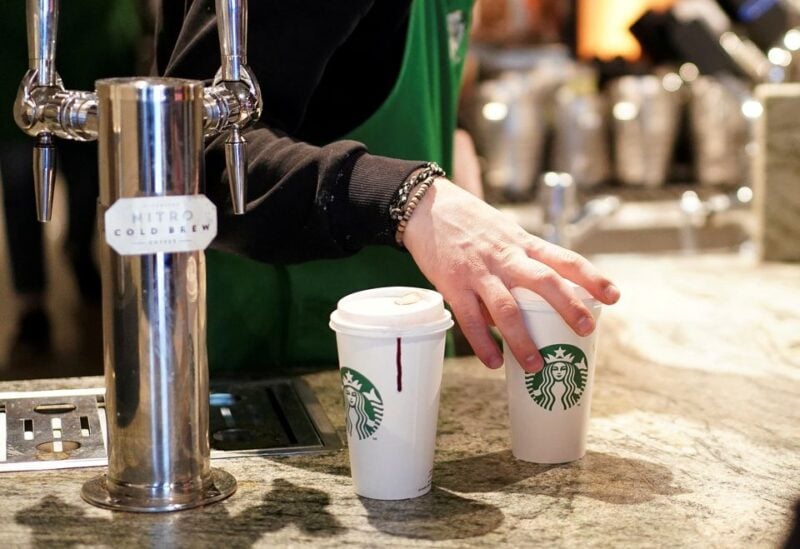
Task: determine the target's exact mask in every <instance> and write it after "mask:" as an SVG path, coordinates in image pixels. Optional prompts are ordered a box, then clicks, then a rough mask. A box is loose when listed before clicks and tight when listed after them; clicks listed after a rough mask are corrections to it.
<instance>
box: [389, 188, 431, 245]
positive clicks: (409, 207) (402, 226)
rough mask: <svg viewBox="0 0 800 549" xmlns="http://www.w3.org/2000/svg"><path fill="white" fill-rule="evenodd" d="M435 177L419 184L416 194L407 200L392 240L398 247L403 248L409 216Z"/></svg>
mask: <svg viewBox="0 0 800 549" xmlns="http://www.w3.org/2000/svg"><path fill="white" fill-rule="evenodd" d="M436 177H438V176H433V177H430V178H428V179H426V180H425V181H423V182H422V183H420V184H419V186H418V187H417V190H416V192H415V193H414V196H412V197H411V200H409V201H408V203H407V204H406V209H405V212H404V213H403V217H402V218H401V219H400V222H399V223H398V224H397V231H396V232H395V234H394V238H395V240H396V241H397V245H398V246H403V236H404V234H405V232H406V226H408V220H409V219H411V215H412V214H413V213H414V210H415V209H416V208H417V205H418V204H419V201H420V200H422V197H423V196H425V193H426V192H428V189H430V188H431V186H432V185H433V182H434V180H435V179H436Z"/></svg>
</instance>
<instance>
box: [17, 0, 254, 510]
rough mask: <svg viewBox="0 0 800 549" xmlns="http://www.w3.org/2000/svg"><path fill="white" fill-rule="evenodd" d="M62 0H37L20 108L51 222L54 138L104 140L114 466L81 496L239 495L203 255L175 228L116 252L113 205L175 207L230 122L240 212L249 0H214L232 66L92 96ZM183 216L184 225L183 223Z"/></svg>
mask: <svg viewBox="0 0 800 549" xmlns="http://www.w3.org/2000/svg"><path fill="white" fill-rule="evenodd" d="M58 4H59V3H58V0H27V27H28V51H29V70H28V71H27V73H26V74H25V76H24V78H23V80H22V83H21V85H20V91H19V94H18V97H17V102H16V104H15V109H14V115H15V118H16V120H17V124H18V125H19V126H20V128H22V129H23V131H25V132H26V133H27V134H29V135H32V136H35V137H36V145H35V147H36V148H35V151H34V174H35V185H36V200H37V216H38V218H39V220H40V221H48V220H49V219H50V216H51V211H52V200H53V187H54V184H55V173H56V167H55V158H56V156H55V145H54V137H59V138H64V139H73V140H79V141H90V140H94V139H97V141H98V149H99V159H100V161H99V173H100V197H99V202H98V208H99V209H98V212H99V214H100V215H99V216H98V225H99V228H100V231H99V232H100V236H101V240H102V251H101V271H102V283H103V356H104V363H105V385H106V417H107V421H108V456H109V459H108V473H107V475H102V476H100V477H97V478H95V479H93V480H91V481H89V482H87V483H86V484H85V485H84V486H83V490H82V494H81V495H82V496H83V498H84V499H85V500H86V501H88V502H89V503H92V504H94V505H98V506H100V507H105V508H110V509H116V510H128V511H142V512H161V511H174V510H179V509H186V508H190V507H196V506H200V505H204V504H207V503H211V502H213V501H217V500H220V499H223V498H225V497H227V496H229V495H231V494H232V493H233V492H234V491H235V490H236V481H235V479H234V478H233V477H232V476H231V475H229V474H228V473H225V472H224V471H221V470H216V469H211V467H210V460H209V455H210V449H209V439H208V364H207V354H206V331H205V330H206V324H205V318H206V305H205V303H206V294H205V291H206V290H205V256H204V252H203V250H202V247H200V248H199V249H196V248H194V249H192V248H191V246H190V249H189V250H188V251H183V249H182V248H180V246H179V245H176V246H177V247H175V248H174V249H173V248H169V246H170V245H171V244H170V243H171V242H178V241H179V240H180V239H177V238H163V239H161V240H160V241H159V242H160V244H159V246H161V248H159V251H156V252H153V251H152V249H148V248H147V246H145V247H144V248H141V249H139V251H136V249H135V246H134V249H133V251H131V250H125V251H122V252H120V251H119V249H118V248H112V247H111V246H110V245H109V244H108V242H111V240H109V238H110V237H111V235H110V234H109V231H110V229H109V227H108V226H107V221H106V220H105V214H106V213H107V212H108V210H109V209H110V208H112V206H114V205H115V204H121V203H123V202H125V201H126V200H127V201H129V202H130V203H135V204H141V202H135V201H136V200H141V199H143V198H144V199H147V200H148V201H147V202H146V204H147V206H145V207H143V208H141V209H140V210H138V211H137V210H135V209H133V210H131V212H132V213H131V223H135V222H137V221H138V222H142V220H145V219H148V212H149V213H151V214H152V213H153V212H155V211H156V210H157V208H158V207H161V208H162V209H161V210H159V211H161V212H162V214H165V215H166V213H165V212H167V210H169V208H170V207H172V206H170V204H178V205H180V204H183V203H184V202H182V200H185V199H190V198H191V197H195V198H197V195H199V193H200V189H201V185H202V177H203V138H204V136H211V135H215V134H219V133H221V132H228V139H227V140H226V144H225V147H226V160H227V171H228V177H229V179H230V185H231V197H232V203H233V207H234V211H235V213H244V210H245V197H246V187H245V173H246V150H245V146H246V144H245V140H244V138H243V137H242V134H241V130H242V129H243V128H244V127H245V126H247V125H248V124H250V123H251V122H253V121H254V120H256V119H257V118H258V117H259V115H260V113H261V95H260V91H259V88H258V84H257V82H256V80H255V78H254V77H253V75H252V73H251V71H250V70H249V68H248V66H247V55H246V40H247V38H246V29H247V4H246V0H216V11H217V22H218V30H219V36H220V49H221V53H222V67H221V68H220V70H219V72H218V73H217V75H216V78H215V79H214V82H213V84H212V86H210V87H206V88H204V87H203V83H202V82H199V81H193V80H182V79H173V78H115V79H106V80H99V81H98V82H97V84H96V87H97V90H96V91H95V92H86V91H72V90H66V89H65V88H64V86H63V84H62V81H61V78H60V77H59V75H58V73H57V72H56V68H55V66H56V65H55V44H56V30H57V22H58V10H59V5H58ZM186 203H189V202H188V201H187V202H186ZM153 204H155V206H152V205H153ZM159 205H160V206H159ZM137 207H138V206H137ZM131 208H134V206H131ZM148 208H149V209H148ZM153 208H156V210H153ZM164 208H167V210H164ZM187 212H188V213H187V214H186V215H189V216H190V215H192V214H191V211H189V210H187ZM167 213H169V215H170V216H172V215H173V212H172V211H171V210H170V211H169V212H167ZM179 213H180V212H175V213H174V215H175V220H176V222H179V221H186V219H185V218H180V219H179ZM184 213H186V212H184ZM154 215H155V214H153V215H151V216H150V217H153V216H154ZM214 223H215V220H214ZM182 226H183V225H182ZM177 228H180V227H179V225H177V224H174V225H170V230H172V229H177ZM184 228H185V226H184ZM206 228H207V226H206ZM162 229H164V230H166V229H167V226H166V225H164V224H163V223H162V224H161V225H157V224H156V225H150V229H149V230H150V231H154V232H153V234H155V233H156V232H158V231H159V230H162ZM214 229H215V225H214ZM130 230H131V231H133V229H130ZM181 230H183V229H181ZM113 232H114V233H119V234H123V233H122V232H121V231H120V230H118V229H114V230H113ZM131 234H133V232H131ZM134 238H135V237H134ZM187 238H188V237H187ZM185 241H186V239H184V240H183V242H184V246H185ZM137 242H138V241H137ZM164 243H166V244H164ZM134 244H136V242H135V243H134ZM164 246H167V248H166V249H165V248H164Z"/></svg>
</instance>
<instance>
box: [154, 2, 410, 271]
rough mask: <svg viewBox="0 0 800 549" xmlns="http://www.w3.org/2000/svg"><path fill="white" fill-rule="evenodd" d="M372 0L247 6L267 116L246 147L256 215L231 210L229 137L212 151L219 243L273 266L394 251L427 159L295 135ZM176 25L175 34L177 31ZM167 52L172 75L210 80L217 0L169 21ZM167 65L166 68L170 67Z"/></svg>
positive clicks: (251, 56)
mask: <svg viewBox="0 0 800 549" xmlns="http://www.w3.org/2000/svg"><path fill="white" fill-rule="evenodd" d="M373 2H374V0H337V1H335V2H330V1H327V0H326V1H319V0H291V1H288V2H287V1H286V0H260V1H258V2H250V3H249V21H248V23H249V24H248V64H249V66H250V67H251V69H252V70H253V72H254V73H255V75H256V78H257V79H258V81H259V83H260V86H261V91H262V97H263V99H264V112H263V113H262V116H261V121H260V122H258V123H257V124H256V125H255V126H254V127H252V128H250V129H248V131H246V132H245V136H246V138H247V140H248V146H247V152H248V156H249V163H248V212H247V214H245V215H243V216H234V215H233V214H232V213H231V208H230V198H229V197H228V190H227V189H228V185H227V177H226V176H225V174H224V166H225V162H224V150H223V149H224V147H223V143H224V136H219V137H217V138H216V139H214V140H213V141H211V142H210V143H209V144H208V147H207V151H206V180H207V187H206V192H207V194H208V195H209V197H211V199H212V200H214V202H215V203H216V204H217V206H218V207H219V208H220V233H219V236H218V237H217V239H216V241H215V246H216V247H219V248H222V249H225V250H227V251H232V252H236V253H241V254H244V255H246V256H248V257H251V258H253V259H258V260H260V261H267V262H280V263H288V262H297V261H304V260H309V259H317V258H327V257H338V256H343V255H348V254H350V253H353V252H355V251H357V250H359V249H360V248H362V247H363V246H366V245H370V244H389V245H395V242H394V234H393V227H392V226H391V223H390V220H389V212H388V205H389V202H390V201H391V199H392V197H393V196H394V194H395V192H396V189H397V188H398V187H399V186H400V184H401V183H402V182H403V181H404V180H405V179H406V178H407V177H408V176H409V175H410V174H411V172H412V171H414V170H415V169H416V168H418V167H419V166H420V165H421V162H416V161H405V160H396V159H390V158H385V157H380V156H374V155H370V154H369V153H368V152H367V151H366V149H365V147H364V146H363V145H362V144H360V143H356V142H354V141H336V142H333V143H332V144H329V145H325V146H321V147H317V146H313V145H310V144H308V143H304V142H302V141H300V140H298V139H295V138H293V137H292V136H293V135H295V132H296V130H297V129H298V128H299V127H300V126H301V125H304V126H307V125H308V123H309V121H308V120H306V119H305V114H306V109H307V107H308V104H309V102H310V101H311V99H312V97H313V95H314V92H315V90H316V88H317V86H318V84H319V82H320V80H321V79H322V77H323V75H324V73H325V70H326V68H327V66H328V63H329V61H330V59H331V57H332V56H333V55H334V52H335V51H336V50H337V49H338V48H339V47H340V46H341V45H342V44H343V43H344V42H345V41H346V40H347V38H348V36H350V35H351V33H353V31H354V30H355V28H356V27H357V26H358V24H359V22H360V21H361V20H362V19H363V18H364V17H365V15H366V14H367V12H368V11H369V10H370V8H371V7H372V4H373ZM175 23H179V26H180V28H178V27H177V26H174V27H172V28H171V27H170V24H172V25H175ZM163 25H164V26H163V27H162V29H161V33H160V40H159V50H162V49H163V48H170V47H171V44H174V47H171V50H172V51H171V54H169V55H165V54H164V53H163V52H162V51H159V55H158V59H160V60H162V61H161V63H162V64H163V63H166V65H165V66H163V67H159V72H161V73H163V74H165V75H168V76H179V77H185V78H195V79H205V80H207V79H209V78H210V77H212V76H213V75H214V73H215V72H216V70H217V69H218V67H219V43H218V37H217V29H216V20H215V18H214V2H213V0H195V1H194V2H193V3H192V4H191V5H190V6H189V8H188V10H187V11H186V13H185V14H184V17H183V18H182V20H181V18H180V17H176V16H175V14H172V16H170V17H165V18H164V20H163ZM166 60H168V61H166Z"/></svg>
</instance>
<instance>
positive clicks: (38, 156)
mask: <svg viewBox="0 0 800 549" xmlns="http://www.w3.org/2000/svg"><path fill="white" fill-rule="evenodd" d="M33 184H34V190H35V191H36V218H37V219H38V220H39V221H42V222H46V221H50V217H51V216H52V213H53V189H54V188H55V185H56V147H55V145H54V144H53V136H52V135H51V134H49V133H47V132H44V133H40V134H39V135H37V136H36V145H35V146H34V148H33Z"/></svg>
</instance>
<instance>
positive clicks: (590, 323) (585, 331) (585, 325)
mask: <svg viewBox="0 0 800 549" xmlns="http://www.w3.org/2000/svg"><path fill="white" fill-rule="evenodd" d="M592 330H594V320H592V317H590V316H585V317H583V318H582V319H580V320H579V321H578V333H579V334H580V335H582V336H587V335H589V334H591V333H592Z"/></svg>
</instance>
